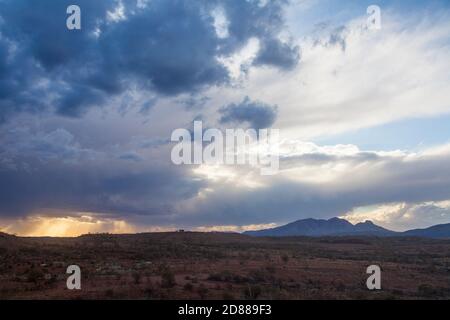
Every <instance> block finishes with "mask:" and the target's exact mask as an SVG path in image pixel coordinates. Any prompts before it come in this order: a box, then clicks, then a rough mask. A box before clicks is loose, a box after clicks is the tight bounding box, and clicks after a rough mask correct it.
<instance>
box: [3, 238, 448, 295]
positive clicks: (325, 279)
mask: <svg viewBox="0 0 450 320" xmlns="http://www.w3.org/2000/svg"><path fill="white" fill-rule="evenodd" d="M373 264H376V265H379V266H380V267H381V270H382V274H381V283H382V290H379V291H369V290H368V289H367V287H366V279H367V277H368V276H369V275H368V274H366V268H367V267H368V266H369V265H373ZM69 265H78V266H79V267H80V268H81V290H68V289H67V287H66V280H67V277H68V276H69V275H68V274H66V268H67V266H69ZM0 299H450V240H430V239H418V238H366V237H361V238H358V237H343V238H332V237H327V238H253V237H249V236H245V235H239V234H224V233H190V232H180V233H149V234H136V235H109V234H100V235H86V236H81V237H77V238H19V237H13V236H7V235H0Z"/></svg>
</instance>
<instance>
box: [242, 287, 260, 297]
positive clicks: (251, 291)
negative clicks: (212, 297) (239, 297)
mask: <svg viewBox="0 0 450 320" xmlns="http://www.w3.org/2000/svg"><path fill="white" fill-rule="evenodd" d="M261 292H262V290H261V287H260V286H247V287H246V288H245V289H244V298H245V299H250V300H255V299H258V297H259V296H260V295H261Z"/></svg>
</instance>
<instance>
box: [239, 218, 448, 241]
mask: <svg viewBox="0 0 450 320" xmlns="http://www.w3.org/2000/svg"><path fill="white" fill-rule="evenodd" d="M244 234H246V235H250V236H256V237H291V236H306V237H323V236H377V237H398V236H402V237H423V238H450V223H448V224H441V225H435V226H432V227H429V228H426V229H414V230H408V231H405V232H396V231H391V230H388V229H385V228H383V227H380V226H377V225H376V224H374V223H373V222H372V221H365V222H361V223H357V224H352V223H350V222H348V221H347V220H345V219H340V218H331V219H329V220H323V219H312V218H310V219H302V220H297V221H294V222H291V223H288V224H286V225H283V226H279V227H276V228H271V229H264V230H257V231H246V232H244Z"/></svg>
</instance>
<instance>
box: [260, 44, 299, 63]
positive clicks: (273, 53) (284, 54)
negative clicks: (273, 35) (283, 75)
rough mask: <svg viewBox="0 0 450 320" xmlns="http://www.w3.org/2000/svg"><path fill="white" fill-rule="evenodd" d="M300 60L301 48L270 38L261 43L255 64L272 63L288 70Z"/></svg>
mask: <svg viewBox="0 0 450 320" xmlns="http://www.w3.org/2000/svg"><path fill="white" fill-rule="evenodd" d="M299 60H300V48H299V47H298V46H295V45H292V44H290V43H282V42H281V41H280V40H278V39H268V40H266V41H264V42H262V44H261V48H260V51H259V52H258V55H257V56H256V58H255V60H254V62H253V64H255V65H271V66H276V67H280V68H283V69H286V70H289V69H292V68H293V67H295V66H296V65H297V63H298V61H299Z"/></svg>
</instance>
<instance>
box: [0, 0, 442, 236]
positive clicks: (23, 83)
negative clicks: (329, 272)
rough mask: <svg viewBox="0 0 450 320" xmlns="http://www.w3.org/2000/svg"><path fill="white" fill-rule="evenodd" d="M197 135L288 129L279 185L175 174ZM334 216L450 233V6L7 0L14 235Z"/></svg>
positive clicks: (5, 101) (6, 154)
mask: <svg viewBox="0 0 450 320" xmlns="http://www.w3.org/2000/svg"><path fill="white" fill-rule="evenodd" d="M72 4H76V5H78V6H79V7H80V9H81V30H68V29H67V27H66V19H67V18H68V14H67V13H66V9H67V7H68V6H69V5H72ZM370 5H377V6H378V7H379V8H380V18H381V20H380V21H381V24H380V28H379V29H373V28H369V27H368V14H367V7H368V6H370ZM199 120H201V121H202V123H203V125H204V127H205V128H206V127H207V128H218V129H220V130H226V129H228V128H256V129H264V128H270V129H277V130H279V132H280V142H279V144H278V145H277V150H278V152H279V154H280V168H279V172H278V173H277V174H275V175H267V176H266V175H261V174H260V170H259V169H260V168H257V167H255V166H250V165H225V164H220V165H210V164H200V165H175V164H174V163H173V162H172V161H171V150H172V148H173V146H174V143H173V142H171V141H170V138H171V134H172V132H173V131H174V130H176V129H179V128H185V129H187V130H192V128H193V122H194V121H199ZM336 216H338V217H342V218H346V219H348V220H349V221H351V222H360V221H365V220H372V221H373V222H374V223H377V224H379V225H381V226H384V227H386V228H390V229H392V230H398V231H402V230H407V229H413V228H423V227H428V226H431V225H434V224H441V223H450V3H449V2H448V1H446V0H442V1H439V0H432V1H396V0H392V1H378V2H376V1H365V0H361V1H356V0H348V1H334V0H280V1H270V0H242V1H237V0H236V1H225V0H209V1H200V0H185V1H183V0H129V1H124V0H122V1H119V0H108V1H106V0H105V1H89V0H75V1H72V0H70V1H68V0H67V1H66V0H58V1H54V0H41V1H31V0H0V231H3V232H8V233H14V234H18V235H24V236H43V235H50V236H76V235H79V234H83V233H88V232H114V233H129V232H149V231H169V230H176V229H187V230H197V231H236V232H241V231H245V230H254V229H261V228H267V227H273V226H277V225H281V224H284V223H288V222H291V221H294V220H298V219H303V218H318V219H319V218H320V219H328V218H331V217H336Z"/></svg>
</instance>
